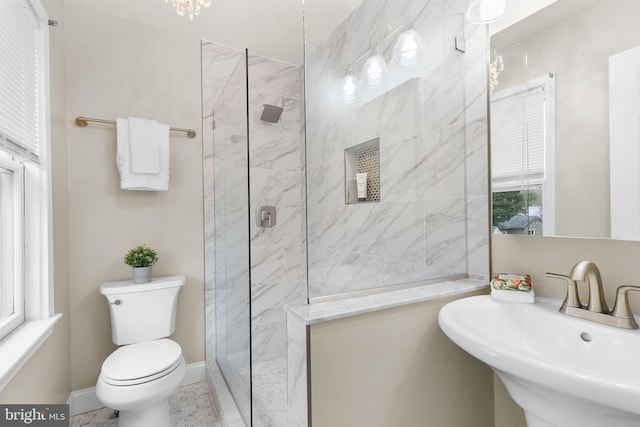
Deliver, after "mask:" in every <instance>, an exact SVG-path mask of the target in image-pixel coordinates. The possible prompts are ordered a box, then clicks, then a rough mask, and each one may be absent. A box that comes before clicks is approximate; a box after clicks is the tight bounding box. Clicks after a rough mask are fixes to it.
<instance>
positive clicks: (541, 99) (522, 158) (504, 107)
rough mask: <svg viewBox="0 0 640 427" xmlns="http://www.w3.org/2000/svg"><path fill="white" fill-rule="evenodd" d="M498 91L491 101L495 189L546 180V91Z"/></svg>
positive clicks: (540, 87) (492, 168) (538, 88)
mask: <svg viewBox="0 0 640 427" xmlns="http://www.w3.org/2000/svg"><path fill="white" fill-rule="evenodd" d="M502 92H503V93H500V92H496V93H495V94H494V95H493V96H492V101H491V176H492V180H493V184H494V187H498V188H499V187H502V188H505V187H512V188H513V187H519V186H524V185H527V184H528V183H531V182H532V181H536V180H537V181H540V180H543V179H544V178H545V90H544V85H536V86H533V87H530V88H526V89H524V90H519V91H513V90H511V91H510V93H509V92H507V90H505V91H502Z"/></svg>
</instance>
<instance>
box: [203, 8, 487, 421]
mask: <svg viewBox="0 0 640 427" xmlns="http://www.w3.org/2000/svg"><path fill="white" fill-rule="evenodd" d="M313 1H314V0H309V2H313ZM309 2H307V1H305V4H308V3H309ZM462 3H464V2H449V1H445V0H431V1H427V2H425V1H422V0H400V1H395V0H394V2H390V1H389V0H363V1H358V2H353V4H352V7H351V8H347V9H348V10H346V9H345V10H344V11H343V12H344V13H343V14H342V15H341V16H340V19H334V22H333V24H331V25H327V23H326V21H323V20H322V19H320V17H319V16H306V17H305V26H306V28H305V31H306V34H307V36H309V37H307V38H306V43H307V44H306V47H305V55H306V57H305V62H304V70H303V69H302V67H300V66H294V65H290V64H286V63H283V62H279V61H275V60H272V59H268V58H264V57H261V56H258V55H253V54H251V53H249V54H245V52H242V51H237V50H234V49H230V48H227V47H224V46H221V45H217V44H214V43H208V42H205V43H203V47H202V67H203V108H204V112H205V114H204V116H205V118H204V131H205V133H204V141H205V146H204V162H205V166H204V171H205V222H206V224H205V233H206V239H205V246H206V247H205V264H206V292H207V294H206V304H207V307H206V322H207V325H206V330H207V343H206V347H207V365H208V366H209V367H210V370H215V369H217V368H219V369H220V371H221V372H222V375H223V376H224V379H225V382H226V385H227V386H228V387H229V389H230V391H231V394H232V395H233V400H234V401H235V403H236V404H237V406H238V407H239V411H240V413H241V414H242V416H241V418H242V419H243V420H244V423H245V425H247V426H248V425H253V426H267V425H269V426H288V425H303V426H306V425H307V424H305V423H304V421H305V420H293V421H292V418H291V414H292V412H288V408H287V364H286V357H287V352H286V324H285V312H284V310H283V307H284V306H285V305H287V304H300V303H305V302H306V301H308V300H312V301H317V300H320V299H330V298H335V297H336V296H337V295H341V296H344V295H345V294H347V295H353V293H360V292H369V291H371V290H373V289H378V290H380V289H384V288H386V287H389V286H394V285H398V286H407V285H409V284H414V283H422V284H424V283H425V282H426V281H429V280H432V279H439V278H444V277H446V278H452V277H462V276H469V275H470V276H474V277H475V276H478V277H480V276H485V275H487V274H488V266H487V265H486V259H487V256H488V249H487V238H486V230H487V229H488V223H487V215H486V214H487V212H488V205H487V198H486V186H487V182H488V179H487V178H486V144H487V141H486V117H485V115H484V109H483V108H485V107H486V103H483V102H484V98H483V96H484V93H485V92H484V88H485V85H484V83H483V82H484V79H485V69H484V67H483V63H484V59H483V57H482V53H483V52H484V49H483V48H482V49H477V48H474V49H469V51H470V52H473V55H476V56H471V55H470V54H469V53H464V52H462V51H461V50H457V49H456V43H455V42H456V40H457V41H458V45H457V46H460V41H461V40H465V39H466V41H467V46H469V47H474V46H475V47H477V46H481V44H482V43H483V41H484V37H485V36H484V33H482V32H481V31H479V30H478V29H477V27H468V26H466V25H465V22H464V8H466V4H465V5H462ZM334 18H335V17H334ZM406 40H412V42H411V43H409V42H407V41H406ZM416 40H417V41H416ZM407 46H408V47H407ZM374 56H375V57H377V58H378V59H377V61H384V66H382V65H381V66H380V67H379V68H380V70H378V68H375V67H374V68H375V69H372V68H371V67H370V64H371V61H369V59H370V57H374ZM367 64H369V65H367ZM378 71H380V73H383V74H384V75H380V76H378V74H375V73H378ZM374 72H375V73H374ZM367 73H369V74H371V73H374V74H375V76H374V77H376V78H375V79H373V80H375V82H374V83H375V84H374V85H372V86H369V85H368V84H367V82H369V81H371V79H368V78H367V77H368V74H367ZM303 81H304V85H305V95H304V97H303V96H302V94H301V92H302V91H301V87H302V82H303ZM347 83H348V84H347ZM476 87H477V88H479V89H478V90H477V91H475V90H472V89H471V88H476ZM347 90H348V94H346V93H345V91H347ZM346 95H348V96H346ZM302 99H305V105H304V108H303V106H302V105H301V100H302ZM211 111H214V113H213V115H212V113H211ZM213 120H215V123H216V126H215V130H213V129H212V126H211V124H212V123H213ZM303 130H304V132H303ZM365 154H367V155H365ZM367 159H368V160H367ZM371 159H375V160H376V161H371ZM346 163H349V167H346V166H345V164H346ZM364 167H367V168H369V169H367V170H368V175H369V177H370V179H371V182H369V183H368V184H369V186H370V187H371V188H370V190H375V191H373V193H375V196H376V197H368V198H365V200H358V198H355V199H354V200H351V199H350V198H349V197H348V196H347V195H346V194H347V193H348V189H349V188H350V186H349V183H350V180H351V179H352V178H353V179H355V175H356V174H358V173H362V172H363V171H361V170H360V169H359V168H364ZM370 168H374V170H372V169H370ZM347 175H348V176H347ZM351 175H354V176H351ZM346 192H347V193H346ZM265 206H267V207H274V208H275V215H276V216H277V221H276V222H275V224H273V226H272V227H268V226H267V227H263V226H260V225H258V224H257V222H258V223H260V222H264V221H265V218H262V217H261V215H256V209H257V208H258V207H265ZM267 223H268V221H267ZM262 225H264V224H262ZM327 297H328V298H327Z"/></svg>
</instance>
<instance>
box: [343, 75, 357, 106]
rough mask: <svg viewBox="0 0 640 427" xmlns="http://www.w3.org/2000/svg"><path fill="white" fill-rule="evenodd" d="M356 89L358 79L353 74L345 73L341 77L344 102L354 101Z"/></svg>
mask: <svg viewBox="0 0 640 427" xmlns="http://www.w3.org/2000/svg"><path fill="white" fill-rule="evenodd" d="M357 90H358V80H357V79H356V76H354V75H353V74H347V75H346V76H344V78H343V79H342V96H343V97H344V102H345V103H347V104H350V103H352V102H355V101H356V97H357Z"/></svg>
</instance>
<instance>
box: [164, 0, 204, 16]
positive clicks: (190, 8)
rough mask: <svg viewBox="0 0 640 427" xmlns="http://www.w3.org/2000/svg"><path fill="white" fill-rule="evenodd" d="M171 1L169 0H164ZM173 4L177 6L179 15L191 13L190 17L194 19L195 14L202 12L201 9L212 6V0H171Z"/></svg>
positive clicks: (165, 0)
mask: <svg viewBox="0 0 640 427" xmlns="http://www.w3.org/2000/svg"><path fill="white" fill-rule="evenodd" d="M164 2H165V3H169V0H164ZM171 4H173V7H175V8H176V12H177V13H178V15H180V16H183V15H189V19H191V20H193V17H194V16H197V15H199V14H200V9H202V8H203V7H209V6H211V0H171Z"/></svg>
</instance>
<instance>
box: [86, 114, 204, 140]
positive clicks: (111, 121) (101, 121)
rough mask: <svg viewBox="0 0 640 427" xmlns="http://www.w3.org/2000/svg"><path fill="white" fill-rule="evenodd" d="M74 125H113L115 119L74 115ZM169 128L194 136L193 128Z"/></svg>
mask: <svg viewBox="0 0 640 427" xmlns="http://www.w3.org/2000/svg"><path fill="white" fill-rule="evenodd" d="M75 122H76V125H77V126H79V127H81V128H86V127H87V125H88V124H89V122H95V123H106V124H108V125H115V124H116V121H115V120H105V119H92V118H91V117H82V116H79V117H76V120H75ZM169 130H172V131H174V132H185V133H186V134H187V137H188V138H195V137H196V131H195V130H193V129H183V128H169Z"/></svg>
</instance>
